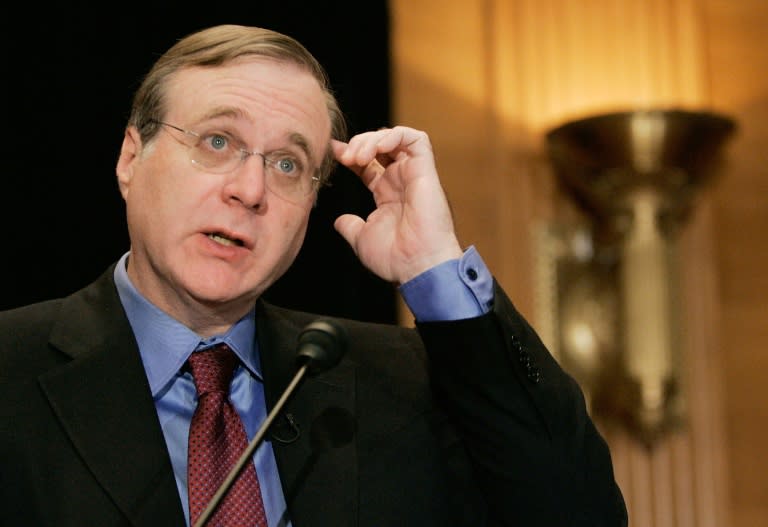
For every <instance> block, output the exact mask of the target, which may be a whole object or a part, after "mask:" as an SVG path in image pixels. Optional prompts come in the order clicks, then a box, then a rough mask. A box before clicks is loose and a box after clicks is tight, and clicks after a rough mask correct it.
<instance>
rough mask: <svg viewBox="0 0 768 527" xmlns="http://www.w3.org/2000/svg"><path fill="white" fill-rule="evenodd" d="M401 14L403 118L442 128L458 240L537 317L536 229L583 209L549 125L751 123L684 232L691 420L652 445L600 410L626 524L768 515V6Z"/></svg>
mask: <svg viewBox="0 0 768 527" xmlns="http://www.w3.org/2000/svg"><path fill="white" fill-rule="evenodd" d="M391 15H392V46H393V48H392V53H393V57H392V58H393V61H392V66H393V90H394V93H393V118H394V120H395V121H396V122H398V123H402V124H408V125H411V126H415V127H418V128H422V129H425V130H427V131H428V132H429V133H430V137H431V139H432V142H433V145H434V148H435V151H436V154H437V161H438V168H439V169H440V172H441V175H442V178H443V180H444V184H445V187H446V190H447V192H448V195H449V198H450V199H451V201H452V204H453V207H454V209H455V212H456V218H457V227H458V230H459V235H460V237H461V239H462V241H463V242H464V243H473V244H475V245H476V246H477V247H478V248H479V250H480V252H481V254H482V255H483V257H484V259H485V260H486V262H487V263H488V264H489V265H490V267H491V268H492V270H493V271H494V274H495V275H496V277H497V278H498V279H499V280H500V282H501V283H502V285H503V286H504V287H505V289H506V290H507V292H508V293H509V294H510V295H511V296H512V298H513V300H514V301H515V302H516V304H517V306H518V307H519V308H520V309H521V311H522V312H523V313H524V314H525V315H526V316H527V317H528V318H529V319H530V320H532V321H533V322H534V324H535V323H536V321H537V312H536V302H535V298H536V291H535V272H536V269H535V264H534V259H533V253H534V242H533V235H532V232H533V231H534V230H535V229H536V227H537V225H538V224H540V223H541V222H546V221H550V220H552V219H555V218H559V219H562V218H564V217H568V216H569V215H570V214H572V211H569V205H568V200H567V199H566V198H564V196H562V195H560V194H559V192H558V190H557V189H556V186H555V185H554V181H553V180H554V178H553V175H552V173H551V169H550V166H549V163H548V161H547V159H546V155H545V153H544V144H543V134H544V132H545V131H546V130H547V129H549V128H551V127H554V126H556V125H558V124H561V123H562V122H564V121H567V120H570V119H574V118H578V117H583V116H586V115H590V114H595V113H600V112H604V111H612V110H624V109H631V108H644V107H683V108H690V109H712V110H715V111H718V112H722V113H725V114H727V115H730V116H732V117H734V118H735V119H736V120H737V121H738V125H739V132H738V134H737V136H735V138H734V140H733V141H732V143H731V144H729V145H726V152H727V159H728V162H727V165H726V167H725V170H724V171H723V173H722V175H721V177H720V179H719V180H717V181H716V182H715V183H714V184H713V185H711V186H710V187H709V188H707V189H705V190H704V191H703V192H702V193H701V195H700V197H699V198H700V199H699V200H698V204H697V207H696V209H695V213H694V215H693V217H692V218H691V221H689V223H688V225H687V226H686V228H685V230H684V232H683V235H682V238H681V247H682V253H683V255H684V258H685V263H684V271H685V272H684V273H683V274H682V276H683V284H682V288H683V292H684V304H685V307H684V313H683V318H682V321H683V324H682V325H683V326H684V328H685V331H684V339H683V341H684V348H685V349H684V353H683V356H684V376H685V381H686V390H687V401H688V415H689V418H688V421H687V425H686V427H685V428H683V429H682V430H680V431H679V432H677V433H675V434H673V435H671V436H669V437H668V438H666V439H665V440H663V441H662V442H661V443H660V444H659V445H658V446H657V447H656V448H655V449H654V450H652V451H648V450H646V449H645V448H644V447H642V446H641V445H639V444H638V443H637V442H636V441H635V440H634V439H633V438H632V437H631V436H630V435H629V434H628V433H626V432H625V431H624V430H623V429H621V428H618V427H616V426H614V425H611V424H610V423H599V424H600V426H601V428H602V429H603V431H604V433H605V435H606V438H607V439H608V441H609V444H610V445H611V450H612V453H613V456H614V462H615V466H616V472H617V477H618V479H619V483H620V485H621V486H622V489H623V490H624V493H625V496H626V498H627V502H628V507H629V509H630V525H633V526H638V527H661V526H670V527H671V526H675V527H678V526H681V527H682V526H686V527H688V526H690V527H694V526H696V527H700V526H712V527H715V526H718V527H719V526H734V527H753V526H757V525H766V524H768V476H766V474H768V456H766V455H765V454H764V446H765V445H766V444H768V396H765V395H763V394H762V393H761V388H763V387H764V386H765V385H766V381H768V353H765V352H763V347H764V344H763V343H764V342H766V341H767V340H768V301H766V297H767V296H768V273H766V272H765V269H766V268H768V243H766V238H768V236H766V234H765V230H766V229H767V228H768V199H766V196H767V195H768V192H767V191H768V177H766V168H765V167H766V166H767V165H768V163H767V161H768V159H766V158H767V157H768V154H767V152H768V124H767V123H768V75H765V72H766V71H768V51H766V49H768V48H766V46H765V45H764V38H765V37H764V33H765V31H766V28H768V3H766V2H765V1H764V0H739V1H738V2H732V1H731V2H728V1H725V0H589V1H585V2H571V1H569V0H420V1H419V2H412V1H410V0H392V1H391ZM403 322H404V323H408V321H407V320H406V319H405V318H404V320H403Z"/></svg>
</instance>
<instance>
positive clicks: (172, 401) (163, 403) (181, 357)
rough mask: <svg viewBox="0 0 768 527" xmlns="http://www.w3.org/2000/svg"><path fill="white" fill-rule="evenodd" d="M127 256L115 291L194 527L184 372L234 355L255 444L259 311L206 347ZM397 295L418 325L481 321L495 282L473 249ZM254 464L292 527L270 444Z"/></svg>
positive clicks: (278, 518) (191, 395) (272, 509)
mask: <svg viewBox="0 0 768 527" xmlns="http://www.w3.org/2000/svg"><path fill="white" fill-rule="evenodd" d="M128 256H129V253H125V254H124V255H123V256H122V257H121V259H120V261H119V262H118V265H117V267H116V268H115V275H114V277H115V284H116V286H117V291H118V294H119V295H120V301H121V302H122V304H123V307H124V308H125V312H126V314H127V316H128V320H129V322H130V324H131V327H132V328H133V332H134V334H135V336H136V341H137V342H138V345H139V353H140V354H141V360H142V362H143V364H144V369H145V371H146V374H147V379H148V380H149V386H150V389H151V390H152V397H153V399H154V401H155V407H156V408H157V415H158V417H159V420H160V426H161V427H162V430H163V435H164V437H165V442H166V445H167V447H168V452H169V454H170V458H171V464H172V466H173V472H174V475H175V478H176V486H177V488H178V491H179V496H180V497H181V503H182V507H183V508H184V514H185V518H186V521H187V525H189V524H190V521H189V499H188V494H187V439H188V436H189V426H190V422H191V420H192V414H193V413H194V411H195V408H196V406H197V391H196V390H195V385H194V383H193V381H192V375H191V374H190V373H189V372H188V371H184V368H183V366H184V364H185V363H186V361H187V359H188V358H189V355H190V354H191V353H192V352H193V351H195V350H197V349H203V348H207V347H210V346H212V345H214V344H217V343H219V342H226V343H227V344H228V345H229V346H230V348H232V350H234V352H235V353H236V354H237V356H238V357H239V359H240V361H241V362H242V365H241V366H239V367H238V368H237V369H236V370H235V375H234V378H233V380H232V388H231V389H232V392H231V395H230V399H231V401H232V403H233V404H234V406H235V409H236V410H237V412H238V413H239V414H240V417H241V419H242V420H243V424H244V426H245V431H246V434H247V435H248V439H249V440H250V439H252V438H253V436H254V435H255V434H256V432H257V430H258V428H259V426H260V425H261V423H262V422H264V419H266V415H267V412H266V404H265V402H264V384H263V377H262V375H261V366H260V362H259V351H258V339H257V336H256V320H255V308H253V309H251V311H249V312H248V314H246V315H245V316H244V317H243V318H242V319H240V320H239V321H238V322H237V323H236V324H235V325H234V326H232V327H231V328H230V329H229V331H227V332H226V333H224V334H222V335H216V336H214V337H210V338H206V339H204V338H202V337H200V336H199V335H197V334H196V333H194V332H193V331H192V330H190V329H189V328H187V327H186V326H184V325H183V324H181V323H180V322H178V321H177V320H175V319H173V318H172V317H170V316H169V315H167V314H166V313H164V312H163V311H161V310H160V309H158V308H157V307H156V306H154V305H153V304H151V303H150V302H149V301H148V300H147V299H146V298H144V297H143V296H142V295H141V294H140V293H139V292H138V291H137V290H136V288H135V287H134V286H133V284H132V283H131V281H130V279H129V278H128V273H127V272H126V263H127V258H128ZM400 292H401V294H402V295H403V298H404V300H405V302H406V304H407V305H408V307H409V309H410V310H411V312H412V313H413V314H414V316H415V317H416V320H418V321H434V320H457V319H461V318H470V317H475V316H479V315H481V314H483V313H485V312H487V311H488V310H489V309H490V307H491V303H492V301H493V280H492V277H491V274H490V272H489V270H488V268H487V267H486V266H485V263H484V262H483V260H482V258H481V257H480V255H479V254H478V253H477V251H476V250H475V248H474V247H470V248H469V249H467V251H466V252H465V253H464V255H463V256H462V258H461V259H459V260H451V261H448V262H444V263H443V264H441V265H438V266H436V267H434V268H433V269H430V270H429V271H427V272H425V273H422V274H421V275H419V276H417V277H416V278H414V279H413V280H410V281H409V282H407V283H405V284H403V285H401V286H400ZM253 461H254V464H255V466H256V474H257V475H258V478H259V482H260V485H261V492H262V499H263V501H264V508H265V510H266V515H267V523H268V524H269V525H270V526H273V527H289V526H290V519H289V518H288V517H287V511H286V504H285V498H284V496H283V493H282V487H281V484H280V475H279V474H278V471H277V464H276V461H275V456H274V452H273V450H272V444H271V442H270V441H264V442H262V443H261V445H260V446H259V448H257V449H256V452H255V453H254V456H253Z"/></svg>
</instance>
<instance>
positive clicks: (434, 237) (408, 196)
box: [332, 126, 462, 283]
mask: <svg viewBox="0 0 768 527" xmlns="http://www.w3.org/2000/svg"><path fill="white" fill-rule="evenodd" d="M332 148H333V152H334V155H335V156H336V159H337V160H338V161H339V163H341V164H342V165H344V166H346V167H348V168H349V169H350V170H352V171H353V172H354V173H355V174H357V175H358V176H359V177H360V179H361V180H362V181H363V183H364V184H365V185H366V186H367V187H368V189H369V190H370V191H371V192H372V193H373V197H374V200H375V203H376V210H374V211H373V212H372V213H371V214H370V215H369V216H368V217H367V218H366V219H363V218H361V217H359V216H356V215H354V214H343V215H341V216H339V217H338V218H337V219H336V221H335V223H334V227H335V228H336V230H337V231H338V232H339V233H340V234H341V235H342V236H343V237H344V239H346V240H347V242H348V243H349V244H350V245H351V246H352V249H353V250H354V251H355V254H357V257H358V258H359V259H360V261H361V262H362V263H363V265H365V266H366V267H367V268H368V269H370V270H371V271H372V272H374V273H375V274H377V275H378V276H380V277H381V278H383V279H385V280H388V281H391V282H396V283H403V282H406V281H408V280H410V279H411V278H413V277H415V276H416V275H418V274H420V273H421V272H423V271H426V270H427V269H429V268H430V267H433V266H435V265H437V264H439V263H441V262H444V261H445V260H448V259H451V258H459V257H460V256H461V254H462V251H461V247H460V245H459V241H458V239H457V238H456V234H455V231H454V225H453V218H452V216H451V210H450V207H449V205H448V200H447V199H446V196H445V192H444V191H443V188H442V186H441V185H440V180H439V177H438V174H437V169H436V168H435V159H434V154H433V152H432V145H431V143H430V141H429V137H428V136H427V134H426V133H424V132H422V131H419V130H414V129H413V128H407V127H404V126H396V127H394V128H385V129H380V130H377V131H374V132H365V133H362V134H359V135H356V136H354V137H353V138H352V139H350V141H349V143H343V142H340V141H333V142H332Z"/></svg>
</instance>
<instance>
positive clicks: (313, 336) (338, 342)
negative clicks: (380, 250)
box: [194, 319, 347, 527]
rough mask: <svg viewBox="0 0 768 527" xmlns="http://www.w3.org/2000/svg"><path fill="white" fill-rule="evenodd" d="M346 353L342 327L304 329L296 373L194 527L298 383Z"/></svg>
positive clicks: (320, 323) (323, 322)
mask: <svg viewBox="0 0 768 527" xmlns="http://www.w3.org/2000/svg"><path fill="white" fill-rule="evenodd" d="M346 351H347V334H346V331H345V330H344V328H343V327H341V326H340V325H339V324H337V323H336V322H334V321H331V320H329V319H318V320H315V321H314V322H311V323H310V324H308V325H306V326H305V327H304V329H302V330H301V333H299V338H298V344H297V352H296V367H297V368H298V369H297V371H296V373H295V374H294V376H293V379H291V382H290V383H289V384H288V386H287V387H286V388H285V390H284V391H283V394H282V395H281V396H280V399H278V401H277V403H275V406H274V407H273V408H272V410H271V411H270V412H269V414H268V415H267V417H266V419H264V422H263V423H262V425H261V427H259V430H258V431H257V432H256V435H255V436H253V439H251V441H250V443H248V446H247V447H246V449H245V451H244V452H243V453H242V455H241V456H240V458H239V459H238V460H237V463H235V466H234V467H232V470H230V472H229V474H228V475H227V478H226V479H225V480H224V482H223V483H222V484H221V486H220V487H219V488H218V489H217V490H216V494H214V495H213V498H211V501H210V502H209V503H208V506H207V507H206V508H205V510H203V512H202V513H201V514H200V517H199V518H198V519H197V522H195V525H194V527H203V526H204V525H205V523H206V522H207V521H208V519H209V518H210V517H211V515H212V514H213V512H214V511H215V510H216V507H218V506H219V503H221V500H222V499H223V498H224V495H225V494H226V493H227V492H228V491H229V489H230V488H231V487H232V484H233V483H234V482H235V479H237V476H238V475H239V474H240V471H241V470H242V469H243V467H244V466H245V465H246V463H251V457H252V455H253V452H254V451H255V450H256V448H257V447H258V446H259V445H260V444H261V442H262V441H263V439H264V436H265V435H266V433H267V431H268V430H269V427H270V426H271V425H272V422H273V421H274V420H275V418H276V417H277V415H278V414H279V413H280V411H281V410H282V409H283V406H285V403H286V402H287V401H288V398H289V397H290V396H291V395H292V394H293V392H294V391H295V390H296V387H297V386H298V385H299V383H300V382H301V380H302V379H303V378H304V376H305V375H307V374H311V375H314V374H317V373H320V372H323V371H325V370H328V369H330V368H332V367H334V366H336V365H337V364H338V363H339V361H340V360H341V357H342V356H343V355H344V353H345V352H346Z"/></svg>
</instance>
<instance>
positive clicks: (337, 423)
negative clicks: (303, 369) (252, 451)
mask: <svg viewBox="0 0 768 527" xmlns="http://www.w3.org/2000/svg"><path fill="white" fill-rule="evenodd" d="M262 307H263V308H264V309H262V310H260V312H259V314H258V315H257V320H258V321H259V326H258V328H259V329H258V331H259V333H258V338H259V349H260V353H261V361H262V370H263V372H264V378H265V388H266V396H267V404H268V406H269V407H270V408H271V407H273V405H274V403H275V402H276V401H277V399H278V398H279V397H280V395H281V394H282V392H283V390H284V389H285V387H286V386H287V385H288V383H289V382H290V380H291V378H292V377H293V375H294V374H295V371H296V370H295V367H294V361H295V356H296V342H297V337H298V334H299V332H300V331H301V329H303V327H304V325H305V324H307V323H309V322H310V321H311V320H309V319H306V320H305V319H303V318H299V317H297V316H294V315H291V314H290V313H289V312H285V311H282V310H281V311H280V315H281V316H276V314H275V312H274V311H273V310H272V308H270V307H269V306H266V307H265V306H262ZM354 390H355V368H354V365H353V364H352V363H350V362H349V361H343V360H342V362H341V363H340V364H339V365H338V366H336V367H334V368H332V369H331V370H329V371H327V372H324V373H321V374H319V375H316V376H312V377H306V378H305V379H304V380H303V381H302V383H301V384H300V385H299V386H298V388H297V390H296V391H295V392H294V394H293V396H292V397H291V398H290V399H289V400H288V402H287V404H286V406H285V408H284V410H283V412H282V415H283V417H280V418H278V419H277V420H276V422H275V426H279V425H280V423H281V421H283V422H284V420H285V416H287V415H289V414H290V416H291V418H292V419H293V421H294V423H295V425H296V427H298V429H299V432H300V433H299V436H298V438H297V439H296V440H295V441H292V442H282V441H280V440H279V439H280V438H281V435H282V434H277V438H274V437H272V438H271V440H272V446H273V449H274V452H275V458H276V460H277V464H278V469H279V472H280V479H281V482H282V485H283V492H284V494H285V498H286V502H287V503H288V509H289V514H290V518H291V521H292V523H293V526H294V527H302V526H303V525H334V526H339V527H343V526H347V525H354V524H355V519H356V517H357V479H358V477H357V470H358V467H357V449H356V442H355V441H354V426H355V418H354V415H355V396H354ZM273 427H274V426H273Z"/></svg>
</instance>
